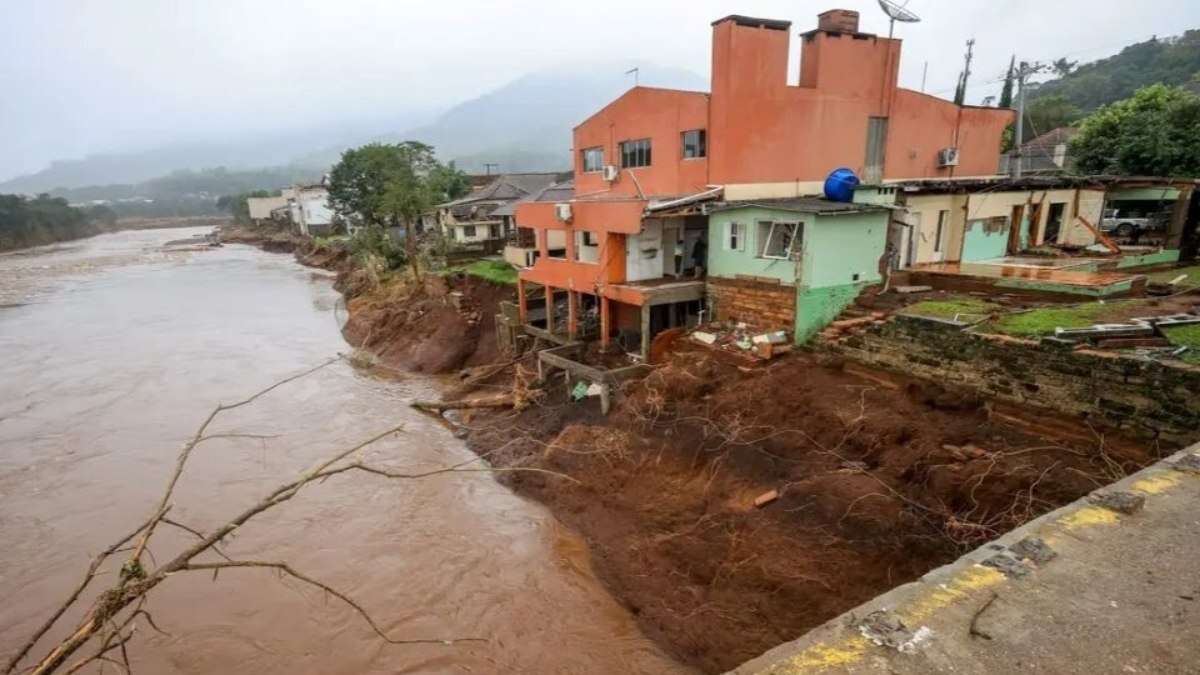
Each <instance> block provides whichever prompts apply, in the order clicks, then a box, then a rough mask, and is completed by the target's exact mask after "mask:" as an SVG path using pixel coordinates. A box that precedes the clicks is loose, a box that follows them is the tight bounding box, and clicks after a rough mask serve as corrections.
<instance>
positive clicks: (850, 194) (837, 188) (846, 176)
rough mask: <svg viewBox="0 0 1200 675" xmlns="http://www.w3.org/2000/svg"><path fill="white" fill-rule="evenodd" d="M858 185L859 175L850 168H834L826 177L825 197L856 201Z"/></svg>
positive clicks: (831, 199) (838, 200)
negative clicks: (855, 195)
mask: <svg viewBox="0 0 1200 675" xmlns="http://www.w3.org/2000/svg"><path fill="white" fill-rule="evenodd" d="M856 187H858V176H855V175H854V172H853V171H851V170H850V169H847V168H845V167H842V168H841V169H834V171H833V173H831V174H829V178H826V179H825V198H826V199H828V200H830V201H834V202H852V201H854V188H856Z"/></svg>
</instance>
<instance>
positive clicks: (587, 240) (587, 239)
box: [581, 230, 600, 246]
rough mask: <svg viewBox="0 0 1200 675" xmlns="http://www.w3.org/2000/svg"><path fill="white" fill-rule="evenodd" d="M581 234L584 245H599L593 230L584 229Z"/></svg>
mask: <svg viewBox="0 0 1200 675" xmlns="http://www.w3.org/2000/svg"><path fill="white" fill-rule="evenodd" d="M581 234H582V235H583V239H582V241H583V245H584V246H599V245H600V244H599V242H597V241H596V233H595V232H588V231H587V230H584V231H583V232H582V233H581Z"/></svg>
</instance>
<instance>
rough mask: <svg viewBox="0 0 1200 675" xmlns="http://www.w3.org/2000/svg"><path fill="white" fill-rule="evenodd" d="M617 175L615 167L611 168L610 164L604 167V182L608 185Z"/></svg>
mask: <svg viewBox="0 0 1200 675" xmlns="http://www.w3.org/2000/svg"><path fill="white" fill-rule="evenodd" d="M617 173H618V172H617V167H615V166H613V165H612V164H608V165H606V166H605V167H604V180H606V181H608V182H610V183H611V182H613V181H614V180H616V179H617Z"/></svg>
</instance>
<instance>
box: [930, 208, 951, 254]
mask: <svg viewBox="0 0 1200 675" xmlns="http://www.w3.org/2000/svg"><path fill="white" fill-rule="evenodd" d="M949 229H950V212H949V211H946V210H942V211H938V215H937V227H936V228H935V229H934V231H933V254H932V255H930V256H929V261H930V262H935V263H940V262H945V260H946V239H947V238H948V235H949V232H948V230H949Z"/></svg>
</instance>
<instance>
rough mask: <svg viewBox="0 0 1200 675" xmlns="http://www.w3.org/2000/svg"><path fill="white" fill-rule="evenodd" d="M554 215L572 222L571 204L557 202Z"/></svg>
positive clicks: (565, 221)
mask: <svg viewBox="0 0 1200 675" xmlns="http://www.w3.org/2000/svg"><path fill="white" fill-rule="evenodd" d="M554 215H555V216H558V219H559V220H561V221H563V222H564V223H569V222H571V205H570V204H555V205H554Z"/></svg>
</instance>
